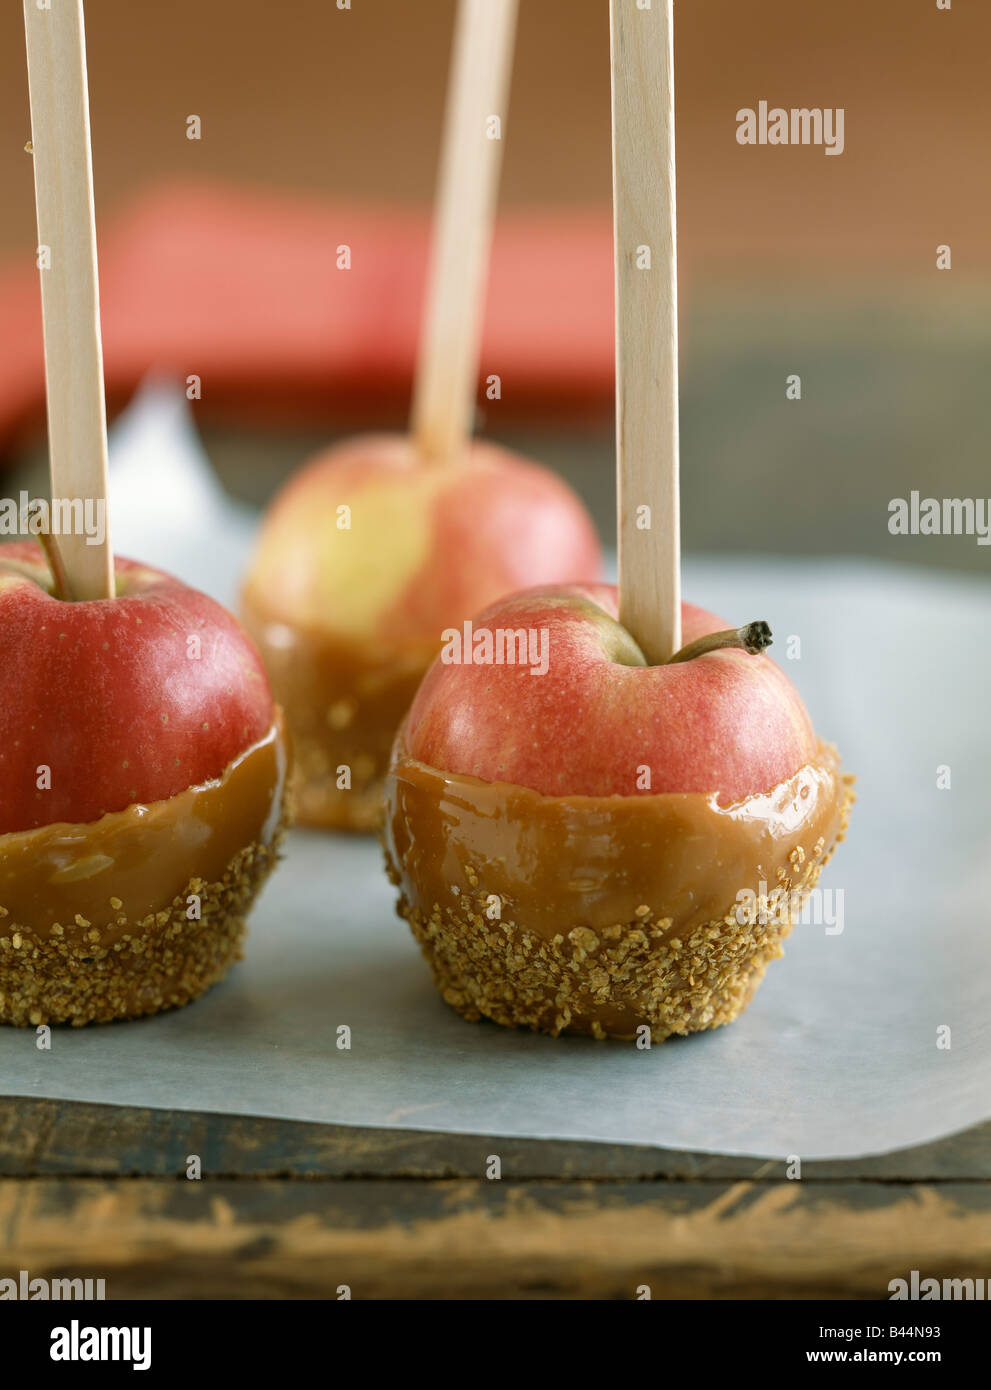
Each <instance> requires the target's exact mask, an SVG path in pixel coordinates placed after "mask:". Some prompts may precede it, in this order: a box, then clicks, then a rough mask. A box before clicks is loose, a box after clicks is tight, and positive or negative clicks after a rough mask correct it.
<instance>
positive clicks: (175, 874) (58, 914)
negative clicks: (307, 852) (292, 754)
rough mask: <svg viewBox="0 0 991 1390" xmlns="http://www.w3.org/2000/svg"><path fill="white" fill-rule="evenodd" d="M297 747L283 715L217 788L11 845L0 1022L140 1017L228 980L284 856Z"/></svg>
mask: <svg viewBox="0 0 991 1390" xmlns="http://www.w3.org/2000/svg"><path fill="white" fill-rule="evenodd" d="M286 750H287V738H286V734H285V730H284V727H283V724H282V720H281V716H279V717H278V718H277V722H276V724H275V725H274V726H273V728H272V730H270V732H269V734H268V735H267V736H266V737H265V738H264V739H262V740H261V741H260V742H259V743H257V744H255V745H254V746H253V747H252V748H250V749H248V750H246V751H245V752H244V753H243V754H241V756H240V757H239V758H236V759H235V760H234V762H232V763H231V764H230V765H229V766H228V767H227V769H226V770H225V771H224V773H223V775H222V776H221V777H220V778H218V779H217V780H216V781H214V782H209V783H206V784H204V785H203V786H200V787H191V788H189V789H187V790H186V791H185V792H180V793H179V794H178V795H177V796H174V797H170V798H169V799H168V800H166V801H160V802H153V803H151V804H150V805H148V806H131V807H128V809H127V810H126V811H121V812H114V813H112V814H109V815H106V816H103V817H101V819H100V820H98V821H94V822H92V823H91V824H87V825H51V826H43V827H41V828H39V829H37V830H31V831H26V832H19V833H16V834H10V835H6V836H3V837H0V863H2V869H0V1022H6V1023H13V1024H15V1025H20V1026H28V1025H35V1026H37V1025H38V1024H42V1023H72V1024H74V1025H76V1026H80V1025H82V1024H85V1023H93V1022H109V1021H110V1020H112V1019H123V1018H135V1017H137V1016H139V1015H142V1014H152V1013H157V1012H159V1011H160V1010H162V1009H168V1008H174V1007H176V1006H178V1005H181V1004H186V1003H188V1002H189V1001H190V1000H192V999H195V998H196V997H197V996H198V995H200V994H202V993H203V992H204V991H205V990H206V989H208V988H209V987H210V985H212V984H214V983H216V981H218V980H220V979H222V978H223V976H224V975H225V974H226V972H227V970H228V969H229V968H230V966H231V965H232V964H233V963H234V962H235V961H236V960H238V959H240V956H241V942H242V940H243V937H244V934H245V918H246V915H247V913H248V912H249V910H250V908H251V905H252V903H253V902H254V899H255V897H256V896H257V894H258V891H259V889H260V888H261V886H262V884H263V883H264V882H265V880H266V878H267V877H268V875H269V873H270V872H271V870H272V868H273V867H274V865H275V864H276V862H277V860H278V857H279V846H280V844H281V841H282V838H283V834H284V830H285V826H286V822H287V810H286V803H287V795H286V781H287V776H286V774H287V751H286Z"/></svg>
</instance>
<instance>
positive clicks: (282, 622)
mask: <svg viewBox="0 0 991 1390" xmlns="http://www.w3.org/2000/svg"><path fill="white" fill-rule="evenodd" d="M601 566H602V558H601V552H600V548H599V543H598V539H597V537H596V533H595V528H594V527H593V525H592V522H591V521H590V519H589V517H588V514H587V512H586V511H585V509H584V507H583V506H582V504H581V502H580V501H579V499H578V498H577V497H576V496H575V494H574V493H573V492H572V491H571V489H570V488H568V487H567V486H566V484H565V483H564V482H562V481H561V479H560V478H558V477H556V476H555V475H554V474H553V473H550V472H548V471H547V470H546V469H544V468H539V467H538V466H537V465H536V464H533V463H528V462H527V461H526V460H524V459H522V458H518V457H517V456H516V455H514V454H511V453H508V452H507V451H506V450H504V449H500V448H497V447H496V446H495V445H492V444H486V443H481V442H477V441H476V442H475V443H474V444H472V445H471V446H470V447H469V448H468V449H467V450H466V453H465V456H464V457H463V458H462V459H461V460H460V461H459V462H458V463H456V464H454V465H452V466H450V467H445V466H437V465H427V464H424V463H423V461H422V460H421V459H420V457H419V456H418V454H417V452H416V449H415V447H414V445H413V443H412V442H411V441H410V440H409V439H407V438H405V437H403V436H399V435H379V436H372V437H369V438H366V439H355V440H350V441H348V442H347V443H345V444H341V445H338V446H337V447H336V448H333V449H330V450H328V451H327V452H326V453H325V454H323V455H321V456H320V457H319V458H318V459H316V460H315V461H314V462H313V463H311V464H310V465H309V466H308V467H306V468H304V469H303V470H302V471H301V472H300V473H298V474H297V475H296V476H295V477H294V478H293V479H292V480H291V481H290V483H289V484H288V486H287V487H286V488H285V489H284V491H283V492H282V493H281V494H280V495H279V497H277V498H276V500H275V502H274V504H273V506H272V508H271V510H270V512H269V514H268V517H267V518H266V521H265V523H264V526H263V528H262V534H261V539H260V541H259V545H258V550H257V554H256V556H255V562H254V565H253V567H252V569H251V572H250V574H249V576H248V579H247V582H246V584H245V587H244V616H245V622H246V624H247V626H248V629H249V631H250V632H251V633H252V636H253V637H254V638H255V640H256V641H257V642H258V645H259V647H260V649H261V652H262V656H263V658H264V660H265V663H266V666H267V667H268V671H269V675H270V677H271V680H272V684H273V687H274V689H275V694H276V698H277V699H278V701H279V703H280V704H281V705H282V707H283V708H284V709H285V712H286V717H287V720H288V723H289V727H290V730H291V732H292V736H293V744H294V748H295V755H296V756H295V768H296V785H295V791H296V805H297V808H298V815H299V818H300V820H301V821H302V822H303V823H304V824H309V825H322V826H325V827H331V828H346V829H352V830H369V829H372V828H374V827H375V825H376V824H377V823H378V822H379V819H380V815H381V791H382V779H383V777H384V775H385V772H386V769H387V767H388V762H389V754H390V751H391V748H392V741H393V738H394V736H395V732H396V729H397V727H398V725H399V723H400V721H401V719H402V717H403V716H404V714H405V713H406V711H407V709H408V708H409V704H410V701H411V699H412V698H413V694H414V692H415V690H416V687H417V685H418V684H419V682H420V680H421V678H422V676H423V673H424V672H425V671H426V669H427V667H428V666H429V664H430V662H431V661H432V660H433V658H434V656H435V655H436V653H437V651H438V649H439V646H440V634H441V632H442V630H443V629H444V628H445V627H447V626H449V625H450V624H452V623H460V622H461V621H462V620H463V619H465V618H467V617H468V615H469V614H471V613H473V612H477V611H478V610H479V609H480V608H484V607H485V605H486V604H489V603H491V602H493V600H495V599H496V598H498V597H499V596H500V595H501V594H504V593H509V592H512V591H513V590H516V589H520V588H524V587H526V586H528V585H532V584H540V583H557V582H564V581H570V580H581V579H595V578H597V577H598V575H599V574H600V572H601ZM342 769H346V771H345V772H344V773H343V775H344V776H345V777H348V778H350V779H351V780H350V784H349V785H348V786H347V787H346V788H344V789H342V788H341V778H342Z"/></svg>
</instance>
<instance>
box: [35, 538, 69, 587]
mask: <svg viewBox="0 0 991 1390" xmlns="http://www.w3.org/2000/svg"><path fill="white" fill-rule="evenodd" d="M38 541H39V544H40V545H41V548H42V550H43V551H44V552H45V559H46V560H47V561H48V568H49V569H50V570H51V572H52V581H53V583H54V586H55V597H56V598H60V599H62V600H63V601H64V602H66V603H68V602H69V600H70V599H71V598H72V590H71V588H70V586H69V575H68V573H67V571H66V568H65V561H64V560H63V559H62V552H61V550H59V547H58V541H57V540H56V539H55V537H54V536H52V535H50V534H49V533H48V532H47V531H39V532H38Z"/></svg>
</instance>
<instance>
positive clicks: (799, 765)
mask: <svg viewBox="0 0 991 1390" xmlns="http://www.w3.org/2000/svg"><path fill="white" fill-rule="evenodd" d="M617 611H618V610H617V595H616V591H615V590H614V589H612V588H609V587H607V586H600V585H590V586H580V587H578V586H573V587H568V588H550V589H545V590H538V591H532V592H530V593H524V594H518V595H514V596H512V597H510V598H507V599H504V600H502V601H501V602H499V603H497V604H495V605H493V606H492V607H490V608H489V609H488V610H487V611H485V612H483V613H482V614H481V615H480V616H479V617H478V618H476V619H475V620H474V621H473V622H472V624H471V626H470V629H466V631H465V633H464V639H463V640H462V641H461V642H460V643H458V642H455V641H454V640H453V638H452V641H451V644H450V647H449V648H448V649H446V650H445V652H444V653H443V654H442V656H441V657H440V658H438V659H437V661H435V662H434V664H433V666H432V667H431V669H430V671H429V673H428V674H427V676H426V678H425V680H424V682H423V684H422V686H421V687H420V690H419V691H418V693H417V696H416V698H415V700H414V702H413V705H412V708H411V709H410V712H409V715H408V718H407V719H406V721H405V723H404V725H403V727H402V729H401V731H400V733H399V735H398V737H397V740H396V745H395V749H394V753H393V758H392V764H391V767H390V770H389V775H388V778H387V784H386V820H385V847H386V861H387V868H388V872H389V875H390V878H391V879H392V881H393V882H394V883H395V884H396V885H397V886H398V888H399V892H400V898H399V908H398V910H399V912H400V914H401V915H402V916H404V917H405V918H406V920H407V921H408V923H409V925H410V927H411V929H412V931H413V934H414V936H415V937H416V939H417V941H418V942H419V944H420V946H421V948H422V950H423V953H424V955H425V957H426V959H427V961H428V963H429V964H430V966H431V969H432V971H433V974H434V979H435V982H436V984H437V987H438V989H439V990H440V992H441V994H442V995H443V997H444V999H445V1000H446V1001H447V1002H448V1003H449V1004H450V1005H452V1006H453V1007H454V1008H455V1009H457V1010H458V1011H459V1012H460V1013H462V1014H463V1015H464V1016H465V1017H466V1018H469V1019H480V1018H488V1019H492V1020H493V1021H494V1022H496V1023H500V1024H504V1025H526V1026H528V1027H530V1028H532V1029H535V1030H538V1031H541V1032H546V1033H551V1034H554V1035H557V1034H559V1033H564V1032H576V1033H587V1034H591V1035H593V1036H595V1037H599V1038H604V1037H617V1038H633V1037H638V1036H641V1037H642V1036H643V1032H642V1030H643V1029H644V1028H645V1027H646V1029H649V1032H650V1036H651V1037H652V1038H653V1040H654V1041H659V1040H661V1039H663V1038H666V1037H668V1036H669V1035H670V1034H673V1033H679V1034H684V1033H691V1032H697V1031H699V1030H702V1029H708V1028H714V1027H717V1026H719V1025H720V1024H723V1023H728V1022H730V1021H731V1020H732V1019H734V1018H736V1017H737V1016H738V1014H739V1013H740V1012H741V1011H742V1010H743V1009H744V1008H745V1007H746V1005H747V1003H748V1002H749V1000H750V999H751V998H752V996H753V994H754V991H755V990H756V988H757V985H758V984H759V983H760V980H761V978H762V977H763V974H764V971H765V970H766V968H767V965H768V964H769V962H770V961H771V960H773V959H774V958H775V957H777V956H779V955H781V953H782V952H781V943H782V941H783V939H784V938H785V937H786V936H787V935H788V933H789V931H790V930H791V927H792V925H793V922H794V919H795V917H796V916H797V915H798V913H799V911H800V909H801V907H802V906H803V905H804V903H805V901H806V899H807V897H808V894H809V893H810V891H811V890H812V889H813V888H814V887H815V885H816V883H817V881H818V878H819V874H820V872H821V870H822V867H823V865H824V864H825V863H826V862H827V861H828V859H829V858H830V856H831V854H832V853H833V850H834V848H835V846H836V844H837V843H838V842H839V841H840V840H842V838H843V835H844V831H845V828H846V823H847V818H848V815H849V808H850V804H851V801H852V791H851V787H850V781H851V779H850V778H849V777H847V776H845V775H844V774H843V773H842V771H841V768H840V762H839V758H838V755H837V753H836V751H835V749H833V748H832V747H831V746H830V745H828V744H823V743H821V742H820V741H819V740H818V739H817V738H816V736H815V733H814V732H813V729H812V725H811V722H810V720H809V717H808V714H807V713H806V711H805V708H804V706H803V704H802V701H801V699H800V697H799V695H798V693H797V691H796V690H795V688H794V687H793V685H792V684H791V682H790V681H789V680H788V678H787V677H786V676H785V675H784V673H783V672H782V671H781V670H780V668H779V667H778V666H776V665H775V663H774V662H773V661H771V659H770V658H769V657H767V656H765V655H763V654H762V653H763V648H764V646H766V645H767V643H768V642H769V640H770V634H769V632H768V630H767V629H766V628H765V626H764V625H763V624H752V625H750V626H749V627H748V628H745V629H741V630H739V631H735V630H732V629H728V625H727V624H726V623H724V622H722V621H721V620H720V619H718V618H716V617H713V616H712V615H711V614H709V613H705V612H703V611H702V610H701V609H698V608H693V607H692V606H691V605H688V604H685V605H683V607H682V615H681V616H682V626H683V635H684V639H685V646H684V647H683V648H681V649H680V650H679V652H678V653H676V654H675V656H674V657H673V658H672V659H671V660H669V661H668V662H665V663H663V664H655V665H651V664H648V662H647V660H646V658H645V656H644V655H643V653H642V651H641V650H640V648H639V647H638V645H637V643H636V642H635V641H634V639H633V637H632V636H631V635H630V633H629V632H628V631H627V630H626V629H625V628H624V627H623V626H621V624H620V623H619V621H618V619H617ZM500 656H501V660H500ZM534 656H536V660H533V659H532V658H533V657H534ZM510 658H511V659H510Z"/></svg>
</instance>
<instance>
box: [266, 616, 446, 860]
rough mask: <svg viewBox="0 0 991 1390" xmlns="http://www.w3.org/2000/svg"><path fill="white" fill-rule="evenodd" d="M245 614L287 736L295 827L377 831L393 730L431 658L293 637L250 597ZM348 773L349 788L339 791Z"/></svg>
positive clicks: (428, 652)
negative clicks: (291, 757) (282, 713)
mask: <svg viewBox="0 0 991 1390" xmlns="http://www.w3.org/2000/svg"><path fill="white" fill-rule="evenodd" d="M242 608H243V618H244V625H245V627H246V628H247V630H248V631H249V632H250V633H251V636H252V637H253V639H254V641H255V643H256V645H257V647H258V650H259V651H260V652H261V655H262V660H263V661H264V663H265V668H266V670H267V672H268V676H269V680H270V681H271V683H272V689H273V691H274V693H275V697H276V699H277V700H278V701H279V703H280V705H281V706H282V708H283V709H284V711H285V715H286V720H287V722H288V725H289V731H290V734H291V736H292V744H293V765H294V766H293V798H294V809H295V818H296V820H297V822H298V823H299V824H300V825H307V826H312V827H314V828H316V829H323V830H351V831H356V832H360V833H368V832H370V831H375V830H377V829H378V828H379V827H380V826H381V823H382V795H383V787H384V782H385V774H386V771H387V769H388V766H389V755H390V753H391V751H392V744H393V741H394V740H395V736H396V729H397V728H398V727H399V725H400V723H401V722H402V719H403V716H404V715H405V713H406V711H407V710H408V709H409V707H410V705H411V703H412V701H413V696H414V695H415V694H416V689H417V686H418V685H419V684H420V681H421V680H422V678H423V676H424V673H425V672H426V670H427V667H428V666H429V665H430V663H431V661H432V660H433V658H434V656H435V655H436V651H435V648H434V647H430V648H429V649H428V648H421V647H412V648H410V649H409V650H408V651H406V652H404V653H398V652H386V651H378V650H375V649H373V648H372V647H371V646H367V645H361V644H358V643H354V642H348V641H345V640H343V639H341V638H336V637H334V636H332V635H331V634H329V633H326V632H323V631H319V630H317V629H312V630H311V629H307V628H305V627H301V626H293V627H289V626H288V625H287V624H285V623H282V622H279V621H276V620H275V619H273V618H271V617H270V616H269V615H268V614H267V613H266V612H265V611H264V609H263V608H262V607H261V606H260V605H259V603H258V601H257V600H256V599H254V598H253V597H252V596H251V595H250V593H246V594H245V595H244V599H243V603H242ZM345 769H346V777H347V778H349V779H350V787H348V786H345V787H341V786H339V782H340V781H341V780H343V779H344V778H345V772H344V770H345Z"/></svg>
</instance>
